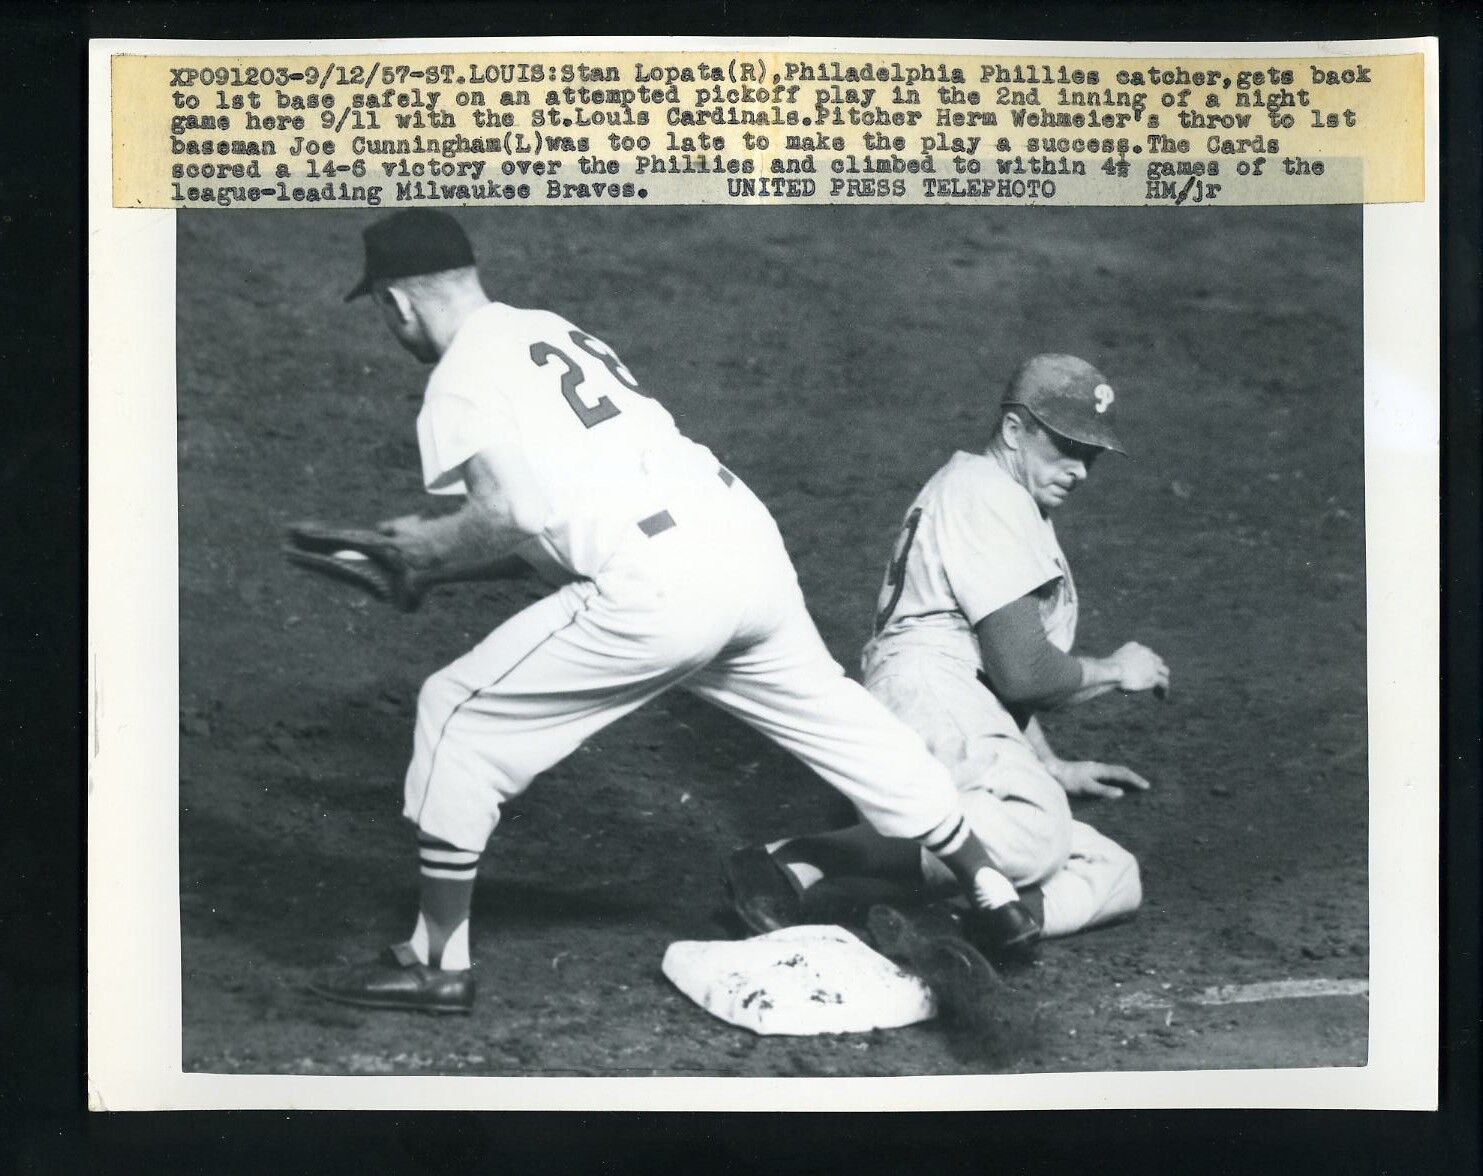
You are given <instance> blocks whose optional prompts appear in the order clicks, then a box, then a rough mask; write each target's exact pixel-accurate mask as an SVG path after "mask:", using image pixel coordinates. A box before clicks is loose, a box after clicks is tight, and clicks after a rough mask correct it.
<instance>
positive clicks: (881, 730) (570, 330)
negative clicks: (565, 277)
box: [312, 209, 1033, 1012]
mask: <svg viewBox="0 0 1483 1176" xmlns="http://www.w3.org/2000/svg"><path fill="white" fill-rule="evenodd" d="M365 247H366V271H365V276H364V277H363V278H362V280H361V282H360V283H359V284H358V285H357V286H356V288H355V289H354V290H352V291H351V293H350V295H349V296H348V298H354V297H357V296H359V295H361V294H366V293H370V294H372V295H374V297H375V300H376V302H377V304H378V306H379V307H380V309H381V312H382V314H383V316H384V318H385V321H386V323H387V326H388V328H389V329H390V331H391V332H392V334H393V335H394V336H395V337H396V338H397V340H398V341H399V342H400V343H401V344H402V345H403V346H404V347H405V348H406V349H407V350H408V351H410V352H411V353H412V354H413V355H414V356H416V357H417V358H418V359H420V360H422V361H423V362H426V363H432V364H435V365H436V366H435V367H434V368H433V371H432V374H431V376H430V378H429V380H428V383H427V390H426V394H425V398H424V401H423V406H422V410H421V413H420V415H419V417H418V422H417V433H418V441H419V444H420V448H421V456H422V472H423V478H424V482H425V484H426V487H427V489H428V490H430V491H431V492H432V493H434V494H444V495H458V496H462V498H463V503H462V506H461V508H460V509H459V510H457V511H456V513H453V514H449V515H444V516H442V517H440V518H433V519H423V518H403V519H398V520H396V521H394V522H392V523H389V524H384V525H383V530H384V531H385V532H386V533H387V534H389V535H390V536H392V537H393V538H394V539H395V540H396V542H397V545H398V547H399V548H400V550H401V552H402V553H403V555H404V556H405V557H406V559H407V560H408V561H409V562H410V563H411V564H412V565H413V566H414V567H416V568H421V569H423V571H424V573H425V575H426V577H427V579H428V581H429V582H444V581H449V580H456V579H481V578H491V577H496V576H503V575H513V574H518V573H520V572H525V571H533V572H534V573H536V574H537V575H539V576H541V577H542V578H543V579H545V580H546V581H548V582H549V583H550V584H551V585H552V586H553V589H554V591H553V592H552V593H551V594H550V595H549V596H546V597H545V598H544V599H542V600H540V601H538V602H537V603H535V604H533V605H531V606H530V607H528V608H526V609H525V610H524V611H522V612H520V613H518V614H517V615H515V616H514V617H511V618H510V619H509V620H507V621H506V622H505V623H503V624H501V625H500V626H499V627H498V628H496V629H495V630H494V631H493V632H492V633H490V634H489V636H488V637H486V638H485V639H484V640H483V641H481V642H480V643H479V644H478V645H477V646H476V647H475V648H474V649H472V650H471V651H470V652H469V653H467V654H466V655H464V656H463V657H461V658H459V659H458V660H457V661H455V662H454V663H453V664H451V665H449V666H447V667H445V668H444V669H442V670H439V671H438V672H437V673H435V674H433V675H432V676H431V677H430V678H428V679H427V681H426V683H425V684H424V685H423V687H422V691H421V693H420V696H419V698H418V704H417V721H416V728H415V735H414V740H413V750H412V760H411V764H410V766H409V767H408V769H407V776H406V787H405V806H404V809H403V812H404V815H405V816H406V818H407V819H408V820H409V821H411V822H412V824H413V825H414V826H415V827H416V830H417V834H418V841H419V847H420V859H421V890H420V906H419V912H418V917H417V922H416V925H415V927H414V929H413V931H412V935H411V937H410V938H409V939H408V940H407V941H406V942H405V943H401V944H397V945H396V946H394V947H393V948H391V949H390V951H389V953H388V954H387V956H386V957H385V958H384V959H382V960H379V961H377V962H375V963H371V964H367V965H363V966H359V967H354V968H351V969H348V970H345V971H341V972H339V973H337V974H334V975H328V976H325V977H322V978H320V979H319V980H317V981H316V982H315V983H314V984H313V985H312V988H313V990H314V991H315V992H317V993H319V994H320V995H322V996H325V997H328V998H330V999H334V1000H339V1001H344V1002H347V1003H352V1004H359V1005H365V1006H371V1007H384V1008H398V1009H414V1010H422V1011H430V1012H465V1011H467V1010H468V1009H469V1008H470V1007H471V1005H472V1002H473V998H474V982H473V977H472V974H471V968H470V965H471V957H470V951H469V912H470V901H471V897H472V892H473V883H474V876H475V872H476V870H477V867H478V863H479V858H480V854H481V853H482V852H483V850H484V847H485V843H486V842H487V841H488V839H489V837H490V835H491V834H492V833H493V832H494V830H495V828H496V826H497V825H498V824H499V820H500V810H501V807H502V806H503V804H504V803H505V802H506V801H507V800H509V799H510V798H512V797H515V796H518V795H519V794H520V793H521V792H522V791H523V790H524V789H525V788H526V786H527V785H528V784H529V783H530V782H531V781H532V780H533V779H534V778H535V777H536V776H538V775H539V774H540V773H541V772H543V771H545V770H546V769H547V768H549V767H551V766H552V765H554V764H556V763H557V762H558V761H560V760H562V759H563V758H565V757H566V756H567V755H569V754H570V753H571V752H572V751H574V750H575V749H576V748H577V747H578V745H579V744H581V743H582V741H583V740H584V739H586V738H587V737H588V736H590V735H592V734H594V733H595V732H597V731H598V730H600V729H602V728H603V727H605V726H606V725H607V724H609V723H611V722H613V721H614V720H615V719H618V718H620V717H621V716H623V715H625V714H627V713H628V712H630V711H632V710H634V709H635V708H637V707H639V706H641V705H643V704H644V703H645V702H647V701H648V700H649V699H651V698H653V697H655V696H656V695H658V694H660V693H662V692H663V691H665V690H667V689H669V688H670V687H672V686H683V687H684V688H685V689H686V690H689V691H691V692H692V693H694V694H697V695H699V696H700V697H702V698H705V699H708V700H710V701H711V702H713V703H715V704H716V705H718V706H720V707H721V708H723V709H724V710H727V711H729V712H731V713H732V714H734V715H736V716H738V717H739V718H741V719H743V720H744V721H745V722H747V723H749V724H751V725H752V726H754V727H756V728H757V729H759V730H760V731H762V732H764V733H765V734H767V735H768V736H770V737H771V738H772V739H773V740H775V741H776V742H777V743H778V744H780V745H781V746H783V747H784V748H786V749H787V750H788V751H790V752H792V753H793V754H794V755H796V756H797V757H799V758H800V759H801V760H803V761H804V762H805V763H806V764H808V765H809V766H810V767H811V768H813V769H814V770H815V771H816V772H817V773H818V774H819V775H820V776H822V777H823V778H824V779H825V780H827V781H828V782H829V783H830V784H832V785H834V786H835V787H836V788H838V789H839V790H840V791H841V792H843V793H844V794H845V795H846V796H848V797H849V799H850V800H851V801H852V802H853V803H854V804H855V806H856V807H857V809H858V810H859V811H860V813H861V814H862V815H863V816H864V818H865V819H866V820H867V821H868V822H869V823H870V824H871V825H872V827H873V828H875V829H877V830H879V832H880V833H881V834H882V835H885V836H886V837H891V838H909V839H912V840H911V843H912V844H919V845H921V846H922V847H924V848H925V849H927V850H929V851H931V853H932V855H933V860H934V861H937V862H941V863H943V864H944V868H945V869H947V870H948V872H949V873H950V874H951V875H952V876H953V877H954V878H956V879H957V880H958V884H959V885H960V886H961V887H962V889H963V890H964V891H965V892H966V893H967V895H968V897H969V899H970V903H971V907H972V909H973V911H974V912H976V919H975V922H976V926H977V927H978V928H979V930H980V933H981V934H982V935H983V936H985V937H986V938H987V939H989V940H990V941H996V940H1013V939H1015V938H1016V937H1020V936H1023V935H1024V934H1026V933H1027V930H1029V929H1033V920H1032V919H1031V918H1030V916H1029V914H1028V912H1027V911H1026V909H1025V907H1024V905H1023V904H1022V903H1021V902H1020V901H1019V900H1018V897H1017V895H1016V894H1015V891H1014V887H1013V886H1012V885H1011V884H1010V883H1009V882H1008V881H1007V880H1006V879H1005V878H1004V877H1003V876H1002V875H1001V874H1000V873H998V872H997V871H995V870H994V869H993V868H992V866H991V865H990V863H989V858H988V854H987V851H986V850H985V849H984V847H983V846H982V845H981V844H980V843H979V841H978V839H977V838H976V837H974V836H973V834H972V833H971V831H970V829H969V827H968V824H967V821H966V819H965V816H964V808H963V804H962V799H961V797H960V794H959V792H958V790H957V789H956V788H955V787H954V786H953V781H952V780H951V778H950V777H949V775H948V772H947V770H946V769H945V768H944V767H943V765H942V764H941V763H940V762H939V761H938V760H937V759H935V758H933V756H932V755H931V754H929V752H928V750H927V748H926V746H925V745H924V743H923V741H922V740H921V738H920V737H919V736H917V735H916V734H915V733H913V732H912V731H911V730H910V729H909V728H908V727H907V726H906V725H905V724H903V723H902V722H900V721H899V720H897V719H895V718H893V717H892V716H891V715H890V714H889V712H887V711H886V709H885V708H884V707H883V706H882V705H881V704H880V703H879V702H877V701H876V700H875V699H874V698H872V697H871V695H870V694H869V693H868V692H867V691H866V690H865V689H864V688H863V687H862V686H860V685H859V684H857V683H855V682H852V681H851V680H850V679H848V678H847V677H845V675H844V672H843V671H842V670H841V668H840V667H839V665H838V664H837V663H836V662H834V661H833V659H832V658H830V656H829V654H828V652H827V650H826V648H825V646H824V644H823V642H822V640H821V639H820V637H819V634H818V632H817V630H816V629H815V627H814V624H813V622H812V620H811V619H810V617H809V615H808V612H807V610H806V608H805V605H804V600H803V595H802V593H801V591H800V590H799V586H798V581H797V577H796V575H795V573H794V570H793V567H792V563H791V561H790V560H789V558H788V554H787V552H786V550H785V549H784V546H783V541H782V538H781V536H780V535H779V533H778V530H777V527H776V526H775V525H774V523H773V521H772V518H771V516H770V515H769V514H768V512H767V510H766V508H765V507H764V506H763V505H762V503H761V502H760V501H759V500H758V499H757V498H756V496H755V495H753V494H752V492H751V491H750V490H748V489H747V487H746V486H745V485H744V484H743V483H742V481H741V480H740V479H739V478H737V477H736V476H735V475H733V474H732V473H731V472H730V471H729V470H727V469H725V468H724V467H722V466H721V465H720V464H719V463H718V462H717V460H716V458H715V456H714V455H713V454H712V453H711V452H710V451H709V450H708V449H706V448H705V447H704V446H701V445H698V444H696V443H695V442H693V441H690V440H688V439H686V438H685V437H684V436H682V435H681V434H680V433H679V431H678V430H677V429H676V427H675V423H674V421H673V419H672V418H671V417H670V415H669V413H668V412H666V411H665V410H664V409H663V408H662V407H661V406H660V405H659V404H658V403H657V402H656V401H654V400H652V399H650V398H649V397H647V396H645V395H643V394H642V393H641V392H640V391H639V386H638V383H637V381H636V380H635V379H634V377H633V375H632V373H630V372H629V370H628V369H627V368H626V367H625V366H624V365H623V363H622V361H621V360H619V358H618V356H617V355H616V354H615V353H614V351H613V349H612V348H610V347H609V346H608V345H607V344H606V343H604V342H602V341H601V340H599V339H596V338H594V337H593V336H591V335H589V334H587V333H586V332H584V331H582V330H580V329H579V328H577V327H575V326H573V325H572V324H571V323H570V322H568V321H566V320H565V319H563V318H561V317H560V316H559V315H556V314H552V313H550V312H547V311H541V310H523V309H518V308H516V307H513V306H508V305H505V304H503V303H500V302H493V301H491V300H490V299H489V297H488V296H487V295H486V293H485V291H484V289H483V286H482V285H481V283H480V280H479V276H478V273H477V270H476V269H475V267H474V257H473V251H472V248H471V246H470V245H469V241H468V238H467V237H466V236H465V235H464V232H463V230H462V229H461V228H460V227H459V225H458V223H457V222H456V221H454V220H453V219H452V218H451V217H449V216H447V215H446V214H444V213H440V212H433V211H428V210H420V209H419V210H407V211H400V212H397V213H393V214H392V215H391V216H389V217H387V218H385V219H383V220H381V221H378V222H377V223H376V224H374V225H372V226H370V227H369V228H368V229H367V230H366V232H365Z"/></svg>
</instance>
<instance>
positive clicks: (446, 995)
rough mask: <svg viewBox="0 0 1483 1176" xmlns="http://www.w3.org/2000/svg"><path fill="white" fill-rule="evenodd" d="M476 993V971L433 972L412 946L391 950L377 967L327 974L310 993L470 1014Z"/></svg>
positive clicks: (371, 1005)
mask: <svg viewBox="0 0 1483 1176" xmlns="http://www.w3.org/2000/svg"><path fill="white" fill-rule="evenodd" d="M474 989H475V985H474V977H473V973H472V972H471V971H469V970H467V969H465V970H463V971H456V972H445V971H443V969H441V968H431V967H428V965H426V964H423V963H419V962H418V960H417V957H416V956H414V955H413V954H412V952H411V949H410V948H408V947H407V945H406V944H398V945H397V946H396V947H391V948H388V949H387V950H386V952H385V954H384V955H383V956H382V958H381V959H379V960H377V961H376V962H374V963H370V964H360V965H358V966H356V967H352V968H345V969H342V970H341V971H338V972H333V973H327V974H325V975H324V976H321V977H318V978H316V979H315V980H313V981H311V982H310V984H309V991H310V992H312V993H314V995H315V996H320V997H323V998H324V999H325V1000H333V1001H338V1002H339V1003H341V1004H348V1005H358V1006H359V1007H361V1008H366V1009H398V1010H401V1011H404V1012H413V1013H467V1012H470V1011H472V1009H473V1007H474Z"/></svg>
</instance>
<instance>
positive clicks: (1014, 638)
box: [976, 595, 1169, 710]
mask: <svg viewBox="0 0 1483 1176" xmlns="http://www.w3.org/2000/svg"><path fill="white" fill-rule="evenodd" d="M976 632H977V634H978V645H979V650H980V652H981V653H982V655H983V664H984V674H985V676H986V677H987V678H988V681H989V686H990V688H991V689H992V690H993V691H994V693H995V694H997V695H998V696H999V697H1000V698H1001V699H1002V700H1003V701H1004V702H1005V703H1006V704H1008V705H1010V706H1015V707H1021V708H1026V709H1031V710H1051V709H1056V708H1059V707H1063V706H1074V705H1076V704H1078V703H1082V702H1086V701H1087V700H1088V699H1091V698H1096V697H1097V696H1098V695H1099V694H1105V693H1106V692H1107V691H1109V690H1113V689H1117V690H1123V691H1126V692H1128V693H1134V692H1137V691H1141V690H1155V689H1164V690H1167V689H1168V686H1169V667H1168V666H1167V665H1165V664H1164V660H1163V659H1162V658H1161V657H1159V655H1158V654H1156V653H1154V651H1153V650H1151V649H1149V648H1148V647H1147V646H1145V645H1139V644H1138V643H1137V642H1136V641H1130V642H1128V643H1127V644H1126V645H1124V646H1122V647H1121V648H1120V649H1118V650H1117V651H1116V652H1114V653H1112V654H1111V655H1110V656H1108V657H1075V656H1073V655H1071V654H1068V653H1064V652H1062V651H1061V650H1059V649H1057V648H1056V647H1055V646H1054V645H1052V644H1051V643H1050V641H1049V639H1047V637H1046V635H1045V630H1044V629H1043V628H1042V627H1041V624H1040V606H1039V603H1038V602H1037V601H1036V599H1035V597H1034V596H1033V595H1026V596H1021V597H1020V598H1019V599H1018V600H1014V601H1011V602H1010V603H1009V604H1006V605H1005V606H1004V607H1003V608H1000V609H996V610H995V611H994V612H991V613H990V614H989V615H988V616H986V617H984V618H983V619H982V620H981V621H979V622H978V625H977V627H976Z"/></svg>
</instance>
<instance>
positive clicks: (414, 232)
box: [345, 208, 474, 302]
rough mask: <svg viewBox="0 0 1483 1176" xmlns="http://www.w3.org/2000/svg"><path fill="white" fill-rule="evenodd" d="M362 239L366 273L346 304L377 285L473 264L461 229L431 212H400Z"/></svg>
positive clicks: (371, 228)
mask: <svg viewBox="0 0 1483 1176" xmlns="http://www.w3.org/2000/svg"><path fill="white" fill-rule="evenodd" d="M361 236H362V237H364V238H365V243H366V272H365V273H364V274H363V275H361V279H360V281H359V282H357V283H356V284H355V289H353V290H352V291H350V293H349V294H347V295H345V301H346V302H350V301H351V300H353V299H356V298H359V297H360V296H361V295H362V294H369V293H370V292H371V287H372V286H374V285H375V284H376V283H377V282H382V281H388V280H390V279H393V278H409V277H412V276H414V275H416V274H436V273H441V272H442V271H443V270H451V269H462V268H463V267H464V266H469V265H473V264H474V248H473V246H472V245H470V244H469V238H468V234H467V233H465V232H464V231H463V226H461V225H460V224H459V223H458V222H457V221H456V220H454V219H453V218H452V217H451V216H449V215H448V214H447V213H446V212H438V211H436V210H435V209H431V208H404V209H400V210H399V211H397V212H394V213H392V214H391V215H390V216H387V217H382V219H380V220H378V221H377V222H376V223H375V224H373V225H368V226H367V227H366V229H365V231H364V232H363V233H362V234H361Z"/></svg>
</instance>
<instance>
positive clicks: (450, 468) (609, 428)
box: [417, 302, 716, 583]
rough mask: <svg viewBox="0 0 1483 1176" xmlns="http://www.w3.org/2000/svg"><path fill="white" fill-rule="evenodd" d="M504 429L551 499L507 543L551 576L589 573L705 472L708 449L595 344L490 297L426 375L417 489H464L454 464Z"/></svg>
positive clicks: (541, 315) (554, 319) (560, 322)
mask: <svg viewBox="0 0 1483 1176" xmlns="http://www.w3.org/2000/svg"><path fill="white" fill-rule="evenodd" d="M599 426H600V427H599ZM511 434H513V435H514V436H516V437H517V438H518V444H519V446H520V448H521V449H522V450H523V451H524V452H525V454H526V455H527V456H528V458H529V459H530V465H531V467H532V469H533V470H534V472H535V474H536V476H537V479H538V482H539V490H540V491H541V493H542V494H543V496H544V501H545V502H546V503H549V504H550V506H551V511H550V514H549V515H548V522H547V525H546V527H545V529H544V530H543V531H542V533H541V534H539V535H537V536H535V537H534V538H533V539H532V540H530V541H528V542H526V543H524V544H522V545H521V546H520V548H518V549H517V551H518V554H520V555H521V556H523V557H524V558H525V559H526V560H527V561H528V562H530V563H531V564H532V565H533V566H534V567H535V568H536V570H537V571H538V572H540V573H541V574H542V575H543V576H544V577H545V578H547V579H549V580H552V581H554V582H557V583H560V582H562V581H564V580H570V579H575V578H591V577H592V576H593V575H595V574H596V573H597V571H598V569H599V568H601V567H602V565H603V564H604V563H605V562H606V561H607V559H608V557H609V556H610V555H611V554H612V552H613V550H614V549H615V548H616V546H617V545H618V544H619V543H620V542H622V541H624V540H626V539H629V538H630V537H631V532H632V530H633V526H634V522H635V520H637V519H641V518H645V517H647V516H648V515H650V514H653V513H654V512H656V511H659V510H662V509H668V508H671V507H672V506H673V505H674V504H675V502H676V499H677V497H678V496H680V495H681V493H682V491H681V490H680V488H679V487H678V486H677V483H679V482H683V480H684V479H686V478H691V479H693V478H698V477H709V478H711V479H712V480H714V478H715V474H716V459H715V457H714V455H713V454H712V453H711V452H710V450H708V449H706V448H705V447H704V446H701V445H697V444H695V443H694V442H692V441H690V440H688V439H686V438H685V437H684V436H682V435H681V434H680V432H679V430H678V429H676V428H675V422H674V418H672V417H671V416H670V414H669V413H668V412H666V411H665V409H664V408H663V407H662V406H661V405H660V404H659V403H658V401H656V400H652V399H650V398H649V397H647V396H644V395H643V394H642V393H640V392H639V390H638V383H637V381H635V380H634V378H633V376H632V375H631V374H630V373H629V371H628V369H627V368H626V367H624V366H623V363H622V361H621V360H619V358H618V357H617V355H615V354H614V352H613V350H612V348H610V347H609V346H608V345H607V344H606V343H603V342H602V341H601V340H599V339H594V338H593V337H592V336H591V335H588V334H587V333H586V332H584V331H582V330H579V329H578V328H577V327H575V326H573V325H572V324H571V323H569V322H568V321H567V320H566V319H564V318H562V317H561V316H560V315H558V314H553V313H551V312H550V311H544V310H522V309H519V308H517V307H513V306H506V305H505V304H503V303H500V302H492V303H490V304H489V305H488V306H486V307H483V308H482V309H480V310H479V311H477V312H476V313H474V314H473V315H471V316H470V317H469V318H468V320H467V321H466V322H465V323H464V324H463V326H462V327H460V329H459V331H458V334H457V336H456V337H455V338H454V340H453V343H452V345H451V346H450V347H449V348H448V350H447V351H446V352H445V353H444V355H443V357H442V359H441V360H440V361H439V363H438V365H437V367H436V368H434V369H433V373H432V375H431V377H429V379H428V385H427V393H426V396H425V398H424V401H423V407H422V412H421V414H420V415H419V416H418V418H417V437H418V442H419V444H420V447H421V451H422V476H423V481H424V483H425V484H426V486H427V488H428V489H429V490H430V491H432V492H433V493H434V494H464V493H466V489H465V487H464V484H463V477H462V472H461V470H462V466H463V464H464V463H465V462H466V461H468V459H469V458H470V457H472V456H473V455H474V454H476V453H478V452H479V451H481V450H482V449H484V448H486V447H487V446H488V445H489V443H490V439H491V438H492V437H494V436H500V435H502V436H505V437H508V436H510V435H511ZM512 505H517V504H512Z"/></svg>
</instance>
